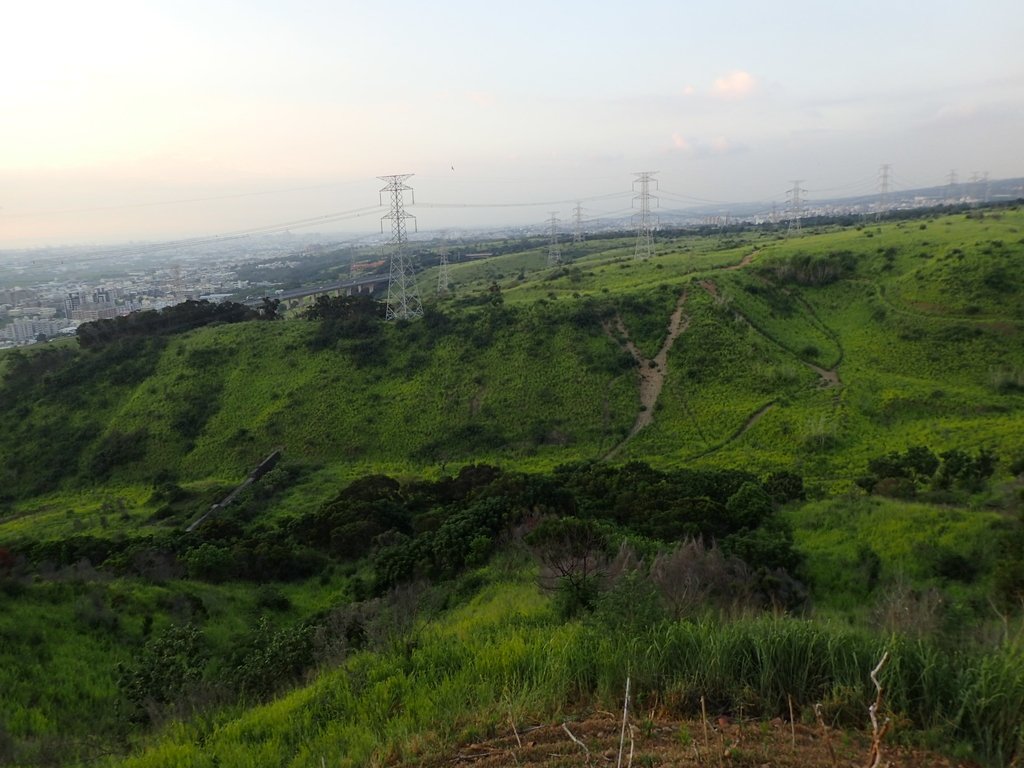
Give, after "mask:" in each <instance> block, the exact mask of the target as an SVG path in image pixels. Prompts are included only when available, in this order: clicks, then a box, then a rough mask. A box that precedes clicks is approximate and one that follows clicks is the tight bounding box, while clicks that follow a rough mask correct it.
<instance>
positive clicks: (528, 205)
mask: <svg viewBox="0 0 1024 768" xmlns="http://www.w3.org/2000/svg"><path fill="white" fill-rule="evenodd" d="M629 194H631V193H630V192H611V193H609V194H607V195H594V196H593V197H582V198H577V199H569V200H540V201H536V202H516V203H413V204H412V205H411V206H410V207H413V208H540V207H541V206H545V205H569V204H572V203H577V204H578V203H583V202H589V201H591V200H608V199H610V198H613V197H625V196H626V195H629Z"/></svg>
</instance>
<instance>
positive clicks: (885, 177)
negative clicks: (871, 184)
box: [876, 163, 892, 218]
mask: <svg viewBox="0 0 1024 768" xmlns="http://www.w3.org/2000/svg"><path fill="white" fill-rule="evenodd" d="M891 167H892V166H890V165H889V163H883V164H882V167H881V168H879V169H878V210H877V211H876V218H878V217H880V216H881V215H882V214H883V213H885V212H886V211H888V210H889V170H890V168H891Z"/></svg>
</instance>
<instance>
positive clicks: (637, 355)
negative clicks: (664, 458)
mask: <svg viewBox="0 0 1024 768" xmlns="http://www.w3.org/2000/svg"><path fill="white" fill-rule="evenodd" d="M685 303H686V291H685V290H683V292H682V293H681V294H680V295H679V300H678V301H677V302H676V308H675V310H674V311H673V312H672V316H671V317H670V318H669V321H668V334H667V335H666V336H665V341H664V342H663V343H662V345H661V349H659V350H658V354H656V355H655V356H654V358H653V359H652V358H646V357H644V356H643V353H641V352H640V350H639V349H638V348H637V346H636V344H634V343H633V341H632V340H631V339H630V338H629V332H628V331H627V330H626V326H625V324H624V323H623V322H622V318H621V317H619V316H618V315H616V317H615V325H614V330H615V331H617V332H618V336H616V335H615V333H613V332H612V327H611V325H610V324H606V325H605V333H607V334H608V335H609V336H611V337H612V338H615V339H616V340H618V339H620V338H621V339H623V341H621V342H620V344H621V346H622V347H623V349H625V350H626V351H627V352H629V354H630V355H632V356H633V359H634V360H635V361H636V364H637V368H638V371H637V372H638V373H639V374H640V411H639V412H638V413H637V416H636V421H635V422H633V428H632V429H631V430H629V434H628V435H626V436H625V437H624V438H623V439H622V440H621V441H620V442H619V443H618V444H617V445H616V446H615V447H613V448H612V449H611V450H610V451H608V453H606V454H605V455H604V459H605V460H606V461H607V460H609V459H612V458H614V457H615V455H616V454H617V453H618V452H619V451H621V450H622V448H623V446H625V445H626V443H628V442H629V441H630V440H632V439H633V438H634V437H635V436H636V435H637V433H639V432H640V430H642V429H643V428H644V427H646V426H648V425H649V424H650V423H651V422H652V421H654V406H655V405H657V402H658V397H659V396H660V395H661V388H662V387H663V386H664V385H665V376H666V374H667V373H668V353H669V352H670V351H671V349H672V345H673V344H675V342H676V339H677V338H679V335H680V334H681V333H683V332H685V331H686V329H687V328H688V327H689V325H690V319H689V318H688V317H684V316H683V305H684V304H685Z"/></svg>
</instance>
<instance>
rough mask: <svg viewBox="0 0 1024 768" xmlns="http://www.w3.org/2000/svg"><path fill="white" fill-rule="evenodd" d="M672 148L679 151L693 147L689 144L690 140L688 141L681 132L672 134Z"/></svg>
mask: <svg viewBox="0 0 1024 768" xmlns="http://www.w3.org/2000/svg"><path fill="white" fill-rule="evenodd" d="M672 148H673V149H675V150H678V151H680V152H689V151H690V150H691V149H693V147H692V146H690V142H688V141H687V140H686V137H685V136H683V135H682V134H681V133H673V134H672Z"/></svg>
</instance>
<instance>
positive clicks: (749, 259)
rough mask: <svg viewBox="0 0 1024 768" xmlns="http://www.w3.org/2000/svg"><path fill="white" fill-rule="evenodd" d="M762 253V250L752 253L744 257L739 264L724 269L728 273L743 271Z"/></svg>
mask: <svg viewBox="0 0 1024 768" xmlns="http://www.w3.org/2000/svg"><path fill="white" fill-rule="evenodd" d="M760 252H761V251H760V249H758V250H756V251H751V252H750V253H748V254H747V255H746V256H744V257H743V259H742V260H741V261H740V263H739V264H730V265H729V266H728V267H722V269H723V270H724V271H726V272H733V271H735V270H737V269H743V268H744V267H746V266H749V265H750V262H752V261H753V260H754V259H755V258H756V257H757V254H759V253H760Z"/></svg>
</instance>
